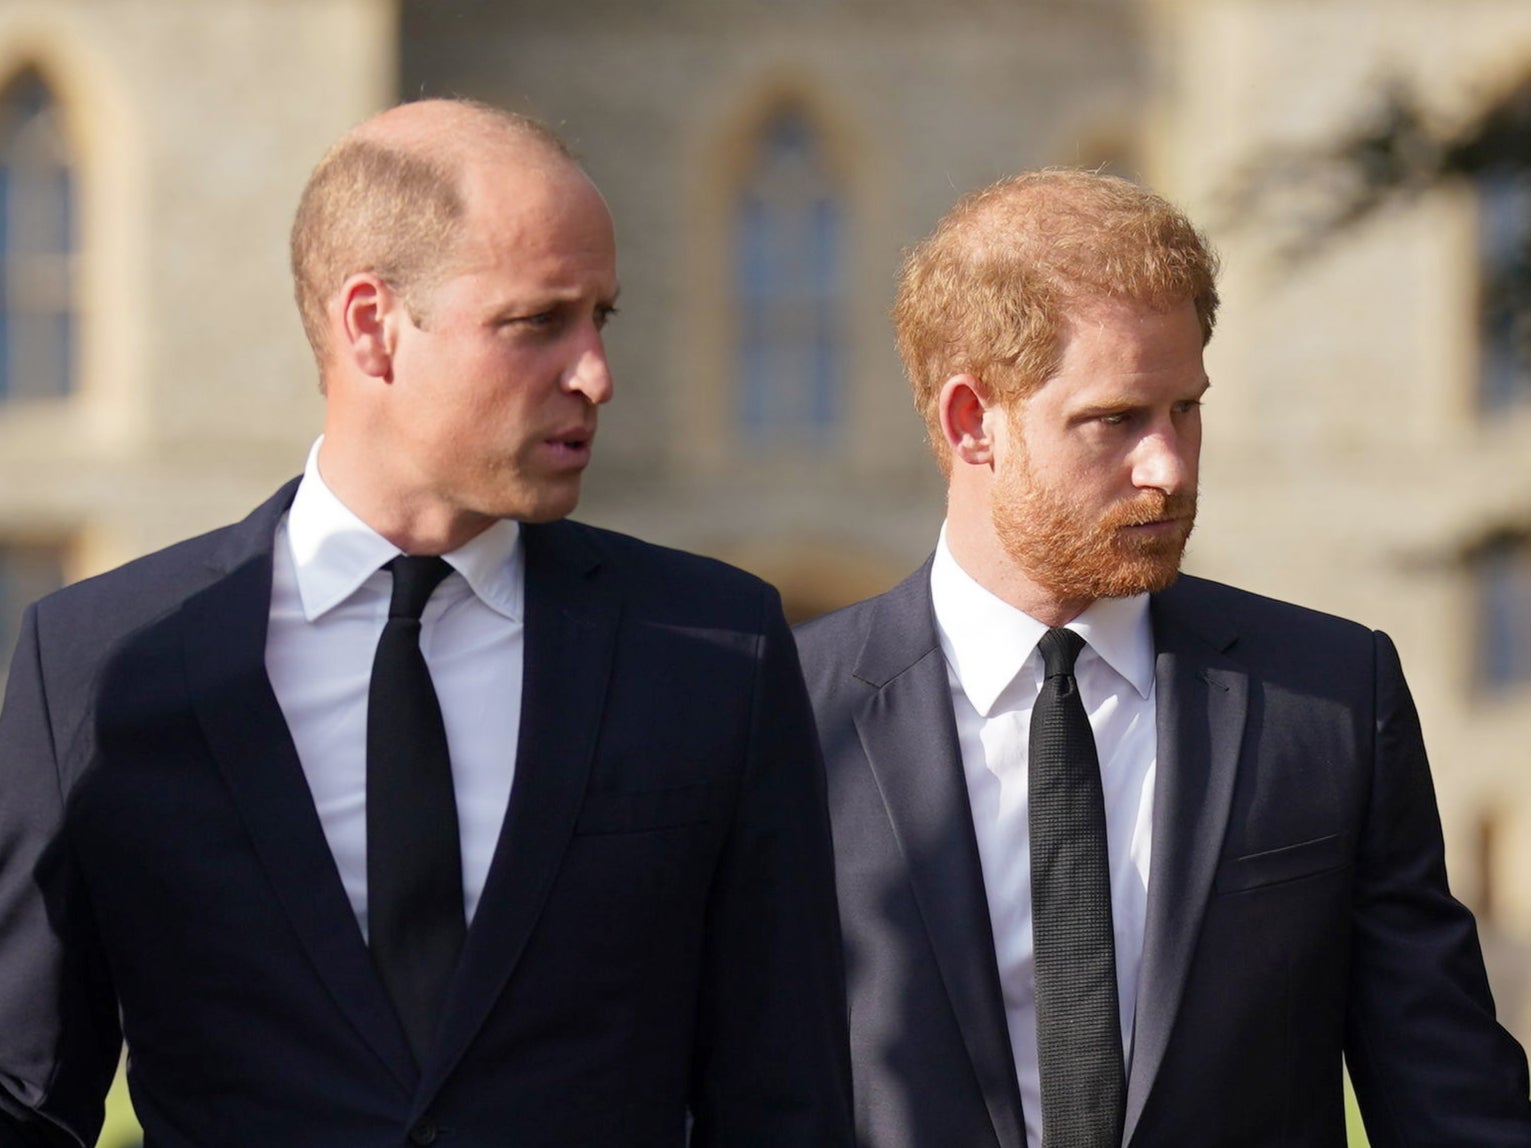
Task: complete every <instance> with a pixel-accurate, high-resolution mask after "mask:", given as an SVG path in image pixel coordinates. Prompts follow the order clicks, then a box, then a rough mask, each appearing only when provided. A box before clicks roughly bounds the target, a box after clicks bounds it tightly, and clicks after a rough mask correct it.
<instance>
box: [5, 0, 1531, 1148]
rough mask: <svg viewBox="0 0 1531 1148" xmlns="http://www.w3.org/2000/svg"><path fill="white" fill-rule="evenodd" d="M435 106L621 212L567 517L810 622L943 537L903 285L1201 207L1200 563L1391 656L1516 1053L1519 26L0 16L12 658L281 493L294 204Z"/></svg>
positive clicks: (827, 17)
mask: <svg viewBox="0 0 1531 1148" xmlns="http://www.w3.org/2000/svg"><path fill="white" fill-rule="evenodd" d="M432 95H469V96H475V97H479V98H482V99H485V100H489V101H491V102H494V103H497V104H501V105H503V106H506V107H510V108H514V109H516V110H519V111H524V112H529V113H531V114H533V115H536V116H539V117H541V118H543V119H545V120H547V121H549V122H550V123H551V124H553V125H554V126H555V127H556V128H557V129H558V130H559V131H561V132H562V133H563V134H564V135H565V136H566V137H567V138H568V139H569V140H570V141H571V143H572V144H573V146H574V147H575V148H576V150H577V151H578V152H579V154H580V155H581V156H582V157H583V159H584V161H585V163H586V165H587V167H588V168H589V170H590V172H591V174H592V175H593V176H594V178H595V180H596V182H597V183H598V184H599V185H600V186H601V187H602V188H603V189H604V191H605V193H606V195H607V196H608V198H609V200H610V203H611V206H612V209H613V212H614V214H615V216H616V219H617V227H618V240H619V246H620V255H621V274H622V279H623V288H624V290H623V299H622V314H621V316H620V317H619V318H618V319H617V320H616V321H615V323H614V324H613V325H612V327H611V328H610V340H609V350H610V353H611V357H612V361H613V367H614V370H615V372H616V378H617V394H618V397H617V400H616V401H615V402H614V403H613V404H612V405H611V406H610V407H609V408H607V410H606V411H604V412H603V413H602V430H601V438H600V444H599V450H598V452H597V463H596V465H595V467H594V468H593V470H592V471H591V473H590V474H589V476H588V478H587V485H586V491H587V493H586V497H585V499H584V502H583V504H582V506H581V510H580V516H581V517H583V518H585V519H586V520H588V521H592V522H596V523H600V524H602V525H606V526H611V527H615V528H617V529H622V530H627V531H630V532H633V533H637V534H641V535H643V536H645V537H648V538H651V539H653V540H656V541H661V542H666V543H670V544H672V545H678V546H683V547H686V548H689V549H694V550H700V551H704V552H707V553H711V554H716V555H719V556H721V557H724V558H727V559H729V560H732V561H734V562H737V563H739V564H741V565H744V566H746V567H749V568H751V569H753V570H755V571H757V572H758V573H760V574H762V575H764V576H765V577H767V578H769V579H771V580H772V581H774V582H775V583H776V584H777V585H778V586H779V587H781V589H782V591H783V594H784V596H785V599H786V601H787V604H788V607H789V610H790V611H791V612H792V613H793V615H794V616H795V617H807V616H811V615H813V614H816V613H819V612H822V611H824V610H826V609H829V608H832V607H834V606H837V605H840V604H842V603H844V602H847V601H850V600H853V599H856V598H860V597H864V596H866V595H867V594H870V593H873V592H876V591H879V590H881V589H884V588H886V587H887V586H889V585H891V584H892V583H893V582H894V581H896V580H898V579H899V578H901V577H902V576H903V575H904V574H905V573H906V572H907V571H908V570H910V569H911V568H912V567H913V566H915V565H916V564H917V563H918V562H920V561H921V560H922V559H923V557H924V556H925V554H926V553H927V552H928V550H929V549H930V547H931V545H932V544H933V542H934V539H935V535H936V531H937V528H938V526H939V524H940V520H941V513H942V505H941V483H940V481H939V478H938V475H937V473H936V471H935V468H934V467H933V465H932V464H931V463H930V461H929V460H928V458H927V456H926V452H925V447H924V443H923V435H922V429H921V426H920V423H919V421H918V420H917V418H916V417H915V416H914V414H913V412H912V410H911V408H910V404H909V401H908V398H907V392H906V388H905V385H904V382H903V379H902V377H901V373H900V369H899V366H898V362H897V360H896V357H895V355H894V352H893V348H892V340H891V336H890V333H889V327H888V323H887V320H886V312H887V308H888V305H889V302H890V300H891V295H892V287H893V277H894V273H895V270H896V267H897V264H898V259H899V254H900V251H901V249H902V248H903V247H905V246H906V245H908V244H910V243H912V242H914V241H916V240H917V239H918V238H920V237H921V236H922V235H923V234H924V233H925V232H926V231H928V230H929V228H930V227H931V226H932V225H933V224H934V222H935V221H936V219H937V218H938V217H939V216H940V215H941V213H942V212H943V211H944V210H945V209H946V208H947V207H948V206H949V205H950V204H951V202H952V201H953V200H954V199H955V198H956V197H957V196H958V195H959V194H960V193H962V192H964V191H967V190H969V189H971V188H973V187H976V186H979V185H981V184H984V183H987V182H989V181H991V180H993V179H995V178H997V177H999V176H1001V175H1004V174H1007V173H1010V172H1013V171H1016V170H1018V169H1021V168H1029V167H1038V166H1045V165H1052V164H1068V165H1083V166H1088V167H1102V168H1104V169H1106V170H1109V171H1111V172H1114V173H1117V174H1121V175H1124V176H1127V177H1129V178H1133V179H1140V180H1142V181H1144V182H1146V183H1148V184H1150V185H1152V186H1154V187H1155V188H1157V189H1158V190H1160V191H1162V192H1164V193H1165V194H1166V195H1168V196H1169V197H1171V198H1172V199H1174V200H1176V201H1178V202H1179V203H1181V204H1182V205H1183V206H1184V207H1185V208H1187V210H1188V211H1189V212H1190V213H1191V215H1192V216H1193V217H1194V218H1195V219H1196V220H1198V222H1200V223H1201V224H1202V225H1203V226H1205V227H1206V228H1207V229H1208V231H1209V232H1210V234H1211V236H1212V238H1213V240H1214V242H1215V243H1216V245H1217V246H1218V247H1219V249H1220V250H1221V251H1222V253H1223V257H1224V262H1225V276H1224V280H1223V284H1224V292H1223V294H1224V310H1223V319H1222V322H1221V325H1220V327H1219V330H1218V333H1217V336H1216V338H1215V339H1214V340H1213V343H1212V345H1211V348H1210V351H1209V359H1208V363H1209V370H1210V373H1211V375H1212V378H1213V381H1214V384H1215V385H1214V388H1213V390H1212V392H1211V394H1210V395H1209V398H1208V404H1207V409H1206V412H1205V417H1206V427H1207V430H1206V436H1207V442H1206V447H1205V460H1204V466H1203V484H1204V487H1203V511H1202V519H1201V525H1200V526H1199V528H1198V530H1197V533H1196V537H1195V538H1194V539H1193V541H1192V544H1191V556H1190V561H1189V565H1190V568H1191V569H1192V570H1194V571H1195V572H1197V573H1200V574H1204V575H1207V576H1210V577H1214V578H1220V579H1224V580H1227V581H1231V582H1235V583H1238V584H1240V585H1242V586H1244V587H1246V588H1249V589H1252V590H1256V591H1260V592H1263V593H1267V594H1271V595H1275V596H1279V597H1283V598H1288V599H1291V600H1295V601H1298V602H1303V603H1306V604H1308V605H1312V606H1315V607H1318V608H1321V609H1326V610H1331V611H1334V612H1337V613H1341V614H1345V615H1348V616H1350V617H1353V618H1356V619H1358V620H1360V621H1363V622H1365V623H1367V624H1369V625H1372V626H1375V627H1378V628H1382V629H1386V630H1387V631H1389V632H1390V633H1391V634H1392V635H1393V636H1394V637H1395V639H1396V640H1397V642H1398V645H1399V646H1400V648H1401V649H1402V652H1403V655H1404V661H1405V665H1406V666H1407V668H1408V671H1409V675H1410V680H1411V683H1412V685H1413V687H1414V690H1415V694H1416V700H1417V701H1418V704H1419V708H1420V711H1421V714H1422V718H1423V721H1424V726H1425V731H1426V740H1427V743H1428V745H1429V747H1430V750H1431V754H1432V759H1433V762H1434V768H1435V775H1436V781H1437V787H1438V790H1439V798H1440V805H1441V812H1442V816H1443V819H1444V822H1445V830H1446V835H1447V842H1448V856H1449V864H1450V870H1451V877H1452V883H1453V886H1454V887H1455V889H1456V890H1457V892H1458V895H1459V896H1461V897H1462V898H1463V899H1464V900H1466V901H1467V902H1468V903H1469V904H1470V905H1471V906H1472V907H1473V908H1474V910H1475V911H1476V912H1477V913H1478V916H1479V920H1480V922H1481V925H1482V930H1483V935H1484V940H1485V946H1486V949H1487V952H1488V958H1489V962H1490V972H1491V975H1492V978H1493V981H1494V986H1495V992H1496V997H1497V999H1498V1001H1499V1005H1500V1011H1501V1014H1502V1015H1503V1017H1504V1019H1505V1021H1506V1023H1507V1024H1508V1025H1509V1027H1510V1028H1511V1029H1512V1030H1513V1031H1515V1032H1516V1033H1517V1034H1518V1035H1519V1036H1520V1037H1521V1039H1522V1040H1523V1041H1524V1040H1526V1039H1527V1038H1528V1037H1531V979H1528V978H1531V973H1528V964H1527V961H1526V954H1527V953H1528V952H1531V4H1527V3H1526V2H1525V0H945V2H944V3H943V4H941V5H932V4H929V3H925V2H918V0H580V2H578V3H570V2H567V0H493V2H491V0H414V2H411V0H0V653H4V654H5V655H6V656H8V653H9V647H10V643H11V641H12V640H13V634H14V627H15V621H16V619H17V616H18V615H19V612H20V610H21V608H22V606H23V605H24V604H25V603H26V602H27V601H29V600H31V599H32V598H35V597H37V596H38V595H40V594H42V593H44V592H46V591H47V590H49V589H50V588H52V587H54V586H57V585H59V584H61V583H62V582H64V581H68V580H72V579H76V578H79V577H83V576H86V575H88V574H91V573H93V572H96V571H99V570H101V569H104V568H106V567H109V566H112V565H115V564H117V563H119V562H122V561H124V560H126V559H128V558H130V557H133V556H134V555H137V554H140V553H143V552H144V551H147V550H150V549H153V548H155V547H158V546H162V545H165V544H167V543H169V542H172V541H174V540H176V539H178V538H181V537H184V536H186V535H187V534H190V533H193V532H196V531H200V530H203V529H206V528H210V527H212V526H215V525H218V524H220V523H223V522H225V521H228V520H230V519H232V518H236V517H238V516H240V515H242V514H243V513H244V512H245V511H246V510H247V509H248V508H250V507H252V506H253V505H255V504H256V503H257V502H259V501H260V500H262V499H263V498H264V497H265V496H266V495H267V494H268V493H269V492H270V491H271V489H272V488H273V487H274V486H275V485H276V484H277V483H279V482H280V481H281V480H283V479H285V478H286V477H288V476H290V475H292V474H294V473H296V472H297V471H298V470H300V469H301V466H302V463H303V458H304V453H305V451H306V449H307V447H308V445H309V443H310V442H311V441H312V439H313V437H314V436H315V434H316V433H317V431H318V428H319V420H320V414H321V407H320V402H319V399H318V396H317V392H316V387H315V371H314V368H313V364H312V362H311V360H310V357H309V353H308V350H307V347H306V345H305V344H304V342H303V337H302V332H301V328H300V325H299V322H298V318H297V315H296V311H295V309H294V307H293V305H292V302H291V289H290V285H289V281H288V273H287V260H286V236H287V228H288V224H289V221H290V218H291V214H292V210H293V208H294V206H295V204H296V200H297V196H298V192H299V190H300V188H301V186H302V184H303V181H304V179H305V178H306V176H307V173H308V171H309V170H310V168H311V167H312V165H313V164H314V163H315V161H317V159H318V158H319V156H320V155H321V154H322V153H323V151H324V149H325V148H326V147H327V146H328V145H329V143H331V142H332V141H333V140H334V139H335V138H336V137H337V136H338V135H340V134H341V133H342V132H343V131H345V130H346V129H347V128H348V127H350V126H351V125H352V124H354V123H355V122H357V121H358V120H360V119H362V118H364V117H366V116H367V115H369V114H371V113H372V112H374V111H376V110H378V109H379V108H381V107H384V106H386V105H388V104H390V103H393V102H395V101H397V100H399V99H401V98H413V97H417V96H432ZM114 1111H118V1110H116V1109H114ZM113 1119H114V1121H116V1120H118V1119H125V1118H122V1117H119V1116H116V1115H114V1117H113ZM126 1127H127V1125H126V1124H117V1123H114V1124H113V1125H112V1126H111V1127H110V1128H109V1130H108V1133H107V1136H106V1137H105V1138H104V1139H103V1142H102V1143H103V1145H107V1146H108V1148H116V1146H117V1145H119V1144H121V1143H124V1142H126V1138H127V1137H129V1136H130V1135H131V1134H130V1133H129V1132H127V1131H124V1129H125V1128H126ZM114 1138H115V1139H114Z"/></svg>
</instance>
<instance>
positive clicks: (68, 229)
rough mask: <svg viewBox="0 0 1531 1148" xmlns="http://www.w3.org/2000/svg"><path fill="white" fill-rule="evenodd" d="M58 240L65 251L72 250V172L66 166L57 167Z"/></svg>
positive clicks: (73, 227) (73, 246) (73, 247)
mask: <svg viewBox="0 0 1531 1148" xmlns="http://www.w3.org/2000/svg"><path fill="white" fill-rule="evenodd" d="M55 194H56V195H57V196H58V205H59V240H60V243H61V244H62V246H63V249H64V250H65V251H73V250H74V249H75V245H74V232H75V221H74V173H73V172H71V171H70V170H69V169H68V168H67V167H66V168H61V169H59V173H58V190H57V191H56V192H55Z"/></svg>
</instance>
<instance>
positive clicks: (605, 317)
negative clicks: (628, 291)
mask: <svg viewBox="0 0 1531 1148" xmlns="http://www.w3.org/2000/svg"><path fill="white" fill-rule="evenodd" d="M615 314H617V308H616V307H613V306H610V305H603V306H600V307H597V308H596V309H595V326H596V330H600V329H602V328H603V327H605V326H606V324H607V323H608V322H609V321H610V320H611V317H612V316H613V315H615Z"/></svg>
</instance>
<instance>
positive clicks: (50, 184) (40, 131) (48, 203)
mask: <svg viewBox="0 0 1531 1148" xmlns="http://www.w3.org/2000/svg"><path fill="white" fill-rule="evenodd" d="M77 199H78V189H77V188H76V186H75V176H74V171H73V169H72V167H71V165H70V162H69V148H68V141H67V140H66V139H65V137H64V135H63V132H62V129H61V117H60V115H59V111H58V105H57V103H56V101H55V100H54V99H53V97H52V95H51V93H50V92H49V90H48V87H47V85H46V84H45V83H44V82H43V81H42V79H41V77H39V76H38V75H37V74H36V73H28V74H26V75H24V76H22V77H21V78H20V79H18V80H17V81H15V82H14V83H13V84H11V85H10V87H9V88H8V89H6V90H5V92H4V94H3V97H0V375H3V377H0V397H10V398H18V397H23V396H25V397H33V396H62V395H66V394H68V392H69V390H70V389H71V387H72V385H73V381H74V371H75V365H76V362H77V359H78V355H77V353H76V342H77V330H76V328H77V326H78V318H77V313H76V306H75V299H74V284H73V282H72V277H73V276H72V265H73V255H74V251H75V244H76V243H77V242H78V237H79V227H78V224H79V221H78V203H77Z"/></svg>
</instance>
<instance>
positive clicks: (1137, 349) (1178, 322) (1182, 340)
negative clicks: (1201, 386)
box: [1054, 299, 1203, 378]
mask: <svg viewBox="0 0 1531 1148" xmlns="http://www.w3.org/2000/svg"><path fill="white" fill-rule="evenodd" d="M1058 337H1059V340H1060V346H1059V351H1060V361H1059V369H1058V371H1057V374H1056V375H1055V376H1054V377H1056V378H1061V377H1067V376H1070V375H1073V374H1077V373H1079V372H1080V371H1087V372H1092V373H1093V372H1098V371H1121V372H1127V373H1139V372H1145V371H1148V372H1153V371H1161V370H1176V371H1184V370H1190V369H1194V370H1195V371H1196V373H1198V374H1200V372H1201V362H1202V341H1203V340H1202V330H1201V321H1200V319H1199V318H1198V316H1197V314H1196V307H1195V305H1194V304H1193V303H1192V302H1191V300H1189V299H1183V300H1179V301H1175V302H1156V301H1144V300H1138V299H1088V300H1085V301H1083V302H1081V303H1078V304H1075V305H1073V306H1071V307H1069V309H1068V310H1067V312H1066V313H1065V315H1064V319H1063V322H1062V324H1061V326H1060V329H1059V332H1058Z"/></svg>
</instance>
